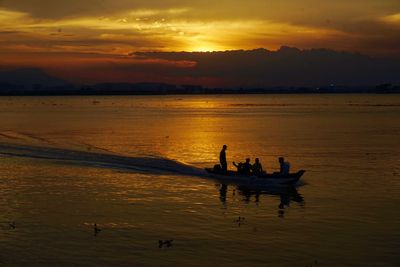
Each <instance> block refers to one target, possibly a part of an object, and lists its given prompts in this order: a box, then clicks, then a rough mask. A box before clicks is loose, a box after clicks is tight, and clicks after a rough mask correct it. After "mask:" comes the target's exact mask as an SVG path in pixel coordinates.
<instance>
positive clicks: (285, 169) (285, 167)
mask: <svg viewBox="0 0 400 267" xmlns="http://www.w3.org/2000/svg"><path fill="white" fill-rule="evenodd" d="M278 160H279V165H280V171H279V173H280V174H283V175H285V174H289V172H290V163H289V162H287V161H285V158H284V157H280V158H279V159H278Z"/></svg>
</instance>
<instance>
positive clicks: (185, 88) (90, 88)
mask: <svg viewBox="0 0 400 267" xmlns="http://www.w3.org/2000/svg"><path fill="white" fill-rule="evenodd" d="M399 93H400V85H392V84H381V85H376V86H372V85H369V86H362V85H360V86H338V85H333V84H332V85H328V86H322V87H305V86H303V87H300V86H299V87H296V86H293V87H289V86H287V87H285V86H276V87H260V88H238V87H236V88H215V87H214V88H207V87H203V86H201V85H172V84H162V83H137V84H130V83H104V84H95V85H80V86H78V85H60V86H42V85H40V84H33V85H31V86H28V87H24V86H21V85H12V84H1V83H0V96H74V95H76V96H81V95H82V96H85V95H88V96H90V95H243V94H246V95H251V94H259V95H260V94H263V95H266V94H399Z"/></svg>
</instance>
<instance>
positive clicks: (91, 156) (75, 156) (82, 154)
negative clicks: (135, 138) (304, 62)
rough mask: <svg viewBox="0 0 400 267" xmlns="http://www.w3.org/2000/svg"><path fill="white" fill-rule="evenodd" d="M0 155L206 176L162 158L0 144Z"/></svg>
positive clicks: (198, 171) (148, 171)
mask: <svg viewBox="0 0 400 267" xmlns="http://www.w3.org/2000/svg"><path fill="white" fill-rule="evenodd" d="M0 155H2V156H8V157H23V158H38V159H48V160H56V161H66V162H68V163H73V164H77V165H84V166H88V165H89V166H93V167H103V168H114V169H121V170H126V171H135V172H141V173H154V174H178V175H193V176H206V175H207V174H206V172H205V171H204V170H203V169H200V168H196V167H194V166H190V165H187V164H185V163H182V162H178V161H175V160H172V159H167V158H162V157H129V156H123V155H117V154H111V153H96V152H86V151H79V150H68V149H61V148H51V147H38V146H28V145H17V144H0Z"/></svg>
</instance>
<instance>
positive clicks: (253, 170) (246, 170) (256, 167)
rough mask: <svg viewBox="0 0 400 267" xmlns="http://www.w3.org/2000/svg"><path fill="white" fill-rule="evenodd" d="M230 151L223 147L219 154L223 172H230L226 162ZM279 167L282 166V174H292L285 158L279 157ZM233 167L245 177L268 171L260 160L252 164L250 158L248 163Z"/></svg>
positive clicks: (225, 146) (240, 163) (234, 164)
mask: <svg viewBox="0 0 400 267" xmlns="http://www.w3.org/2000/svg"><path fill="white" fill-rule="evenodd" d="M227 149H228V146H227V145H223V147H222V150H221V152H220V153H219V162H220V167H221V170H222V171H223V172H227V171H228V163H227V160H226V150H227ZM278 161H279V165H280V171H279V173H280V174H289V172H290V163H289V162H287V161H285V159H284V158H283V157H279V159H278ZM232 163H233V166H235V167H236V169H237V172H238V173H241V174H245V175H251V174H253V175H261V174H265V173H266V171H265V170H264V169H263V167H262V164H261V162H260V159H259V158H256V159H255V161H254V163H253V164H251V162H250V158H246V161H245V162H244V163H243V162H239V163H237V164H236V163H235V162H232Z"/></svg>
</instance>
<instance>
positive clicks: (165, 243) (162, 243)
mask: <svg viewBox="0 0 400 267" xmlns="http://www.w3.org/2000/svg"><path fill="white" fill-rule="evenodd" d="M173 241H174V240H173V239H170V240H158V247H159V248H162V247H163V246H166V247H167V248H169V247H172V242H173Z"/></svg>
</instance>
